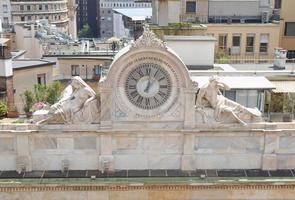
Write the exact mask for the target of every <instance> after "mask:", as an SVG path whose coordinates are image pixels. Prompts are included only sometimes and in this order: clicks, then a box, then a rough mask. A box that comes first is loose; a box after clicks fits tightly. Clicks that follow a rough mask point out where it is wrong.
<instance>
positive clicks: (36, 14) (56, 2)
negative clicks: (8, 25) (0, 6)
mask: <svg viewBox="0 0 295 200" xmlns="http://www.w3.org/2000/svg"><path fill="white" fill-rule="evenodd" d="M11 15H12V22H13V23H14V24H26V23H34V22H35V21H36V20H42V19H47V20H48V21H49V23H50V24H55V25H56V27H58V28H59V30H60V31H62V32H66V33H68V30H69V16H68V1H67V0H47V1H32V0H23V1H18V0H11Z"/></svg>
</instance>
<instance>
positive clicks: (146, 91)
mask: <svg viewBox="0 0 295 200" xmlns="http://www.w3.org/2000/svg"><path fill="white" fill-rule="evenodd" d="M150 85H151V80H150V78H149V81H148V84H147V86H146V88H145V89H144V92H145V93H148V92H149V89H150Z"/></svg>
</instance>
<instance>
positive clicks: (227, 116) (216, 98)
mask: <svg viewBox="0 0 295 200" xmlns="http://www.w3.org/2000/svg"><path fill="white" fill-rule="evenodd" d="M220 89H223V90H229V89H230V87H229V86H228V85H226V84H225V83H222V82H220V81H219V79H218V77H216V76H213V77H211V78H210V79H209V83H207V84H206V85H204V86H203V87H201V88H200V89H199V92H198V94H197V100H196V112H197V113H200V114H201V116H202V118H203V122H208V119H209V115H210V113H209V112H208V110H205V107H210V108H211V109H213V110H214V113H213V117H211V118H213V119H214V120H215V121H216V122H222V123H231V122H238V123H240V124H241V125H243V126H245V125H247V123H246V121H247V122H249V121H251V122H252V121H261V112H260V111H259V110H258V109H257V108H247V107H244V106H242V105H240V104H238V103H237V102H234V101H232V100H230V99H228V98H226V97H224V96H223V95H222V93H221V92H220ZM211 115H212V114H211ZM209 122H210V121H209Z"/></svg>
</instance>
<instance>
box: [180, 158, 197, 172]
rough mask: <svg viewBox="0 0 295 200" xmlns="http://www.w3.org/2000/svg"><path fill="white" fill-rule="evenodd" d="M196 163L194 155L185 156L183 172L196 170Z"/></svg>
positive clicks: (182, 160) (182, 163) (182, 162)
mask: <svg viewBox="0 0 295 200" xmlns="http://www.w3.org/2000/svg"><path fill="white" fill-rule="evenodd" d="M194 162H195V160H194V157H193V156H192V155H183V156H182V158H181V170H183V171H191V170H195V168H194Z"/></svg>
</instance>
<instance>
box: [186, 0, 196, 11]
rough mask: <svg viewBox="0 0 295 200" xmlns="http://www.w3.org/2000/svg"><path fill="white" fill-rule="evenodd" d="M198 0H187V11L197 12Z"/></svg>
mask: <svg viewBox="0 0 295 200" xmlns="http://www.w3.org/2000/svg"><path fill="white" fill-rule="evenodd" d="M196 7H197V6H196V2H195V1H187V2H186V12H187V13H189V12H190V13H195V12H196Z"/></svg>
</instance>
